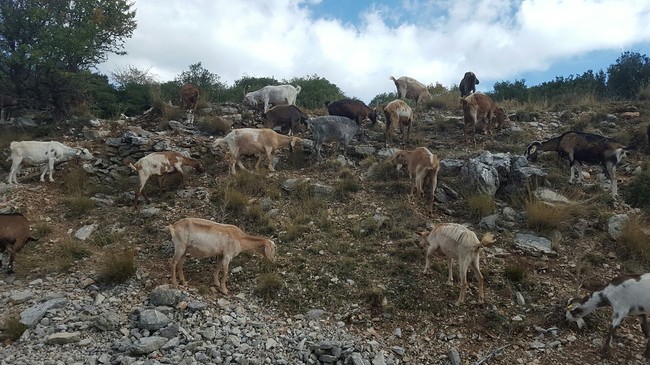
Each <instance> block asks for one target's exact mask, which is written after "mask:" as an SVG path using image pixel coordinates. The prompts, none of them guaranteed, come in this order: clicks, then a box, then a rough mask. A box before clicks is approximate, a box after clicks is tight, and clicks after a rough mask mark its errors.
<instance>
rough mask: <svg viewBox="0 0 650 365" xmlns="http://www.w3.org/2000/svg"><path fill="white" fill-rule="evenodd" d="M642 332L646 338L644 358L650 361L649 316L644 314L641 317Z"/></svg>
mask: <svg viewBox="0 0 650 365" xmlns="http://www.w3.org/2000/svg"><path fill="white" fill-rule="evenodd" d="M640 317H641V330H642V331H643V336H645V342H646V343H645V352H644V353H643V356H644V357H645V358H646V359H650V326H648V315H647V314H642V315H641V316H640Z"/></svg>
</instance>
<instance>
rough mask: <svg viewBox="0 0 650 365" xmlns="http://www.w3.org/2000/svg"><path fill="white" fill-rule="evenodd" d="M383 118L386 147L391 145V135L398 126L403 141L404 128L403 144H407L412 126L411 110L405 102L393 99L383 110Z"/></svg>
mask: <svg viewBox="0 0 650 365" xmlns="http://www.w3.org/2000/svg"><path fill="white" fill-rule="evenodd" d="M384 116H385V117H386V131H385V132H384V139H385V141H386V145H389V144H391V143H393V135H394V134H395V130H396V129H397V127H398V126H399V131H400V133H401V134H402V139H404V126H406V128H407V129H406V139H405V140H404V143H405V144H406V143H408V141H409V136H410V135H411V124H413V110H411V107H410V106H408V104H406V102H405V101H403V100H400V99H395V100H393V101H391V102H390V103H388V104H387V105H386V107H385V108H384Z"/></svg>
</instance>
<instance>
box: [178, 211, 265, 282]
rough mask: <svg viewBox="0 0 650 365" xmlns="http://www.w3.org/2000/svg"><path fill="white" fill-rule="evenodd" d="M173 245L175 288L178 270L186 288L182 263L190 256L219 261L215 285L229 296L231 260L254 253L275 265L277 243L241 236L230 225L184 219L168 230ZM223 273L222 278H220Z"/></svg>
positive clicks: (245, 235) (238, 231)
mask: <svg viewBox="0 0 650 365" xmlns="http://www.w3.org/2000/svg"><path fill="white" fill-rule="evenodd" d="M168 228H169V231H170V233H171V235H172V241H173V242H174V258H173V259H172V267H171V269H172V286H174V287H177V286H178V282H177V281H176V268H177V267H178V275H179V279H180V281H181V285H183V286H187V281H185V275H184V273H183V261H184V260H185V255H186V254H189V255H190V256H192V257H195V258H204V257H212V256H216V257H217V267H216V270H215V272H214V285H215V286H217V287H218V288H219V291H221V292H222V293H223V294H228V289H226V280H228V265H229V264H230V260H232V259H233V258H234V257H235V256H237V255H239V253H240V252H242V251H254V252H258V253H260V254H262V256H264V257H265V258H267V259H269V260H270V261H275V250H276V247H275V243H274V242H273V241H271V240H270V239H267V238H263V237H256V236H251V235H248V234H246V233H244V232H242V230H241V229H239V228H238V227H236V226H233V225H230V224H220V223H215V222H212V221H209V220H206V219H200V218H183V219H181V220H179V221H177V222H176V223H174V224H172V225H170V226H168ZM222 270H223V278H222V280H221V282H219V276H220V273H221V271H222Z"/></svg>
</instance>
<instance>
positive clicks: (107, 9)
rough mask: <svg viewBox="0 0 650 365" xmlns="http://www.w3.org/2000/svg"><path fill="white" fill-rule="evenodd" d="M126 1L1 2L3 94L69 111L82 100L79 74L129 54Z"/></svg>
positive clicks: (131, 26) (58, 112)
mask: <svg viewBox="0 0 650 365" xmlns="http://www.w3.org/2000/svg"><path fill="white" fill-rule="evenodd" d="M132 6H133V3H131V2H129V1H127V0H104V1H100V0H59V1H50V0H0V92H1V93H3V94H9V95H11V96H15V97H17V98H18V99H19V100H20V101H21V104H22V105H26V106H34V107H52V106H53V107H54V112H55V117H61V116H64V115H67V114H68V112H69V111H70V109H71V108H73V107H74V105H75V104H78V103H79V102H81V99H82V98H83V91H80V90H78V89H76V88H75V87H76V86H77V85H76V82H75V77H76V73H78V72H80V71H86V70H89V69H91V68H92V67H94V66H96V65H97V64H99V63H101V62H102V61H104V60H106V57H107V54H108V53H111V52H112V53H116V54H124V51H123V49H124V41H125V38H128V37H130V36H131V35H132V33H133V30H135V27H136V22H135V10H134V9H132Z"/></svg>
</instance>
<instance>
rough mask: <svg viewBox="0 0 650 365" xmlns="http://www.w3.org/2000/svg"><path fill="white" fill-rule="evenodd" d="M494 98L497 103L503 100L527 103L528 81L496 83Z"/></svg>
mask: <svg viewBox="0 0 650 365" xmlns="http://www.w3.org/2000/svg"><path fill="white" fill-rule="evenodd" d="M491 95H492V98H494V100H495V101H503V100H517V101H520V102H525V101H527V100H528V88H527V87H526V80H524V79H521V80H515V81H514V82H510V81H500V82H495V83H494V92H492V94H491Z"/></svg>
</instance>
